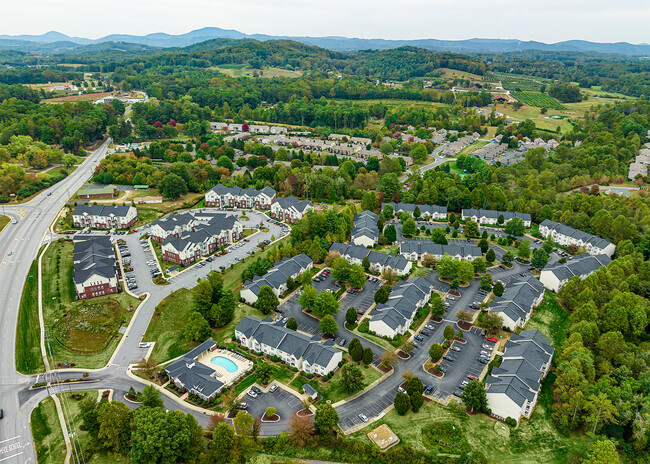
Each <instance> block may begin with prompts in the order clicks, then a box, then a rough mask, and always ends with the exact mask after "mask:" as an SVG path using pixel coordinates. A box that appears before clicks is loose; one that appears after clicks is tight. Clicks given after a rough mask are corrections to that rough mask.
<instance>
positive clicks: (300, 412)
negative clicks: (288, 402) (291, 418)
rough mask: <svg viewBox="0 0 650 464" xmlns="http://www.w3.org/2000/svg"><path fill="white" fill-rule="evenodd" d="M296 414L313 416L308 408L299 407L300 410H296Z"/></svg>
mask: <svg viewBox="0 0 650 464" xmlns="http://www.w3.org/2000/svg"><path fill="white" fill-rule="evenodd" d="M296 415H297V416H298V417H309V416H313V415H314V413H313V412H311V411H310V410H309V409H301V410H300V411H298V412H297V413H296Z"/></svg>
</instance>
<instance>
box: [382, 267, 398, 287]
mask: <svg viewBox="0 0 650 464" xmlns="http://www.w3.org/2000/svg"><path fill="white" fill-rule="evenodd" d="M381 280H383V281H384V282H385V283H386V285H390V286H393V285H395V284H396V283H397V281H398V280H399V276H398V275H397V272H395V271H394V270H393V269H391V268H390V267H385V268H384V270H383V271H381Z"/></svg>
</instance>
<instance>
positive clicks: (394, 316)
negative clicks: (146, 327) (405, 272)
mask: <svg viewBox="0 0 650 464" xmlns="http://www.w3.org/2000/svg"><path fill="white" fill-rule="evenodd" d="M430 292H431V284H430V283H428V282H427V281H426V280H425V279H423V278H422V277H417V278H415V279H408V280H405V281H403V282H400V283H398V284H396V285H394V286H393V289H392V291H391V293H390V296H389V298H388V300H387V301H386V303H382V304H379V305H377V307H376V308H375V309H374V310H373V311H371V313H370V316H371V320H372V321H383V322H384V323H385V324H386V325H388V326H389V327H390V328H392V329H393V330H394V329H397V328H398V327H399V326H400V325H404V324H405V323H406V322H407V321H409V320H411V319H413V318H414V317H415V313H416V312H417V310H418V307H417V303H418V302H419V301H420V300H421V299H422V298H423V297H424V296H425V295H428V294H429V293H430Z"/></svg>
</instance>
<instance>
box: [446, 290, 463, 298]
mask: <svg viewBox="0 0 650 464" xmlns="http://www.w3.org/2000/svg"><path fill="white" fill-rule="evenodd" d="M447 293H449V294H450V295H451V296H457V297H460V292H457V291H456V290H449V292H447Z"/></svg>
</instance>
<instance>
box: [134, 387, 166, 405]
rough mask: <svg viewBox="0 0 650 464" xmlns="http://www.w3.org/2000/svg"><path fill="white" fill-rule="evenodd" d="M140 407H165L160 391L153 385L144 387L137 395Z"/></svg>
mask: <svg viewBox="0 0 650 464" xmlns="http://www.w3.org/2000/svg"><path fill="white" fill-rule="evenodd" d="M138 400H140V401H141V402H142V406H145V407H147V408H162V407H164V406H165V404H164V403H163V400H162V396H161V395H160V391H158V389H157V388H156V387H154V386H153V385H146V386H145V387H144V388H143V389H142V391H141V392H140V393H139V395H138Z"/></svg>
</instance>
